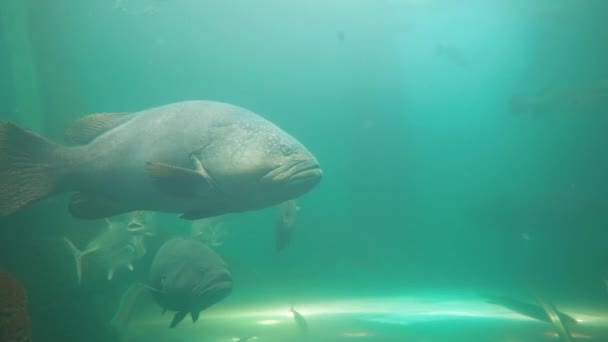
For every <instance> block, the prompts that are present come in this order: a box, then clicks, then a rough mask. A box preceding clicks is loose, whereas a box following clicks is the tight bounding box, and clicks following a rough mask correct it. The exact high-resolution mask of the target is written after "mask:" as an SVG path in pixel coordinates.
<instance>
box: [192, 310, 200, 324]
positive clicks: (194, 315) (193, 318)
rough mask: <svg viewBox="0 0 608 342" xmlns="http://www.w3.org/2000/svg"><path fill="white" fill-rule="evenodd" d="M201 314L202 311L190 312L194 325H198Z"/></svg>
mask: <svg viewBox="0 0 608 342" xmlns="http://www.w3.org/2000/svg"><path fill="white" fill-rule="evenodd" d="M200 313H201V312H200V311H192V312H190V316H192V323H196V321H198V316H199V315H200Z"/></svg>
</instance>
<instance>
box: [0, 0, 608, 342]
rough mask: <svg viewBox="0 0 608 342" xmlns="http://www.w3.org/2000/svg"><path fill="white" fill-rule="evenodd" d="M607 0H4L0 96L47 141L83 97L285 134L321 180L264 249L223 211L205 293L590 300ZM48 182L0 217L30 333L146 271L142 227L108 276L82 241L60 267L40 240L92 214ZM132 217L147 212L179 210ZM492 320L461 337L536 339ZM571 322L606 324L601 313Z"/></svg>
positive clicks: (259, 220)
mask: <svg viewBox="0 0 608 342" xmlns="http://www.w3.org/2000/svg"><path fill="white" fill-rule="evenodd" d="M606 14H608V2H607V1H603V0H587V1H574V0H539V1H525V0H502V1H499V0H495V1H481V0H479V1H476V0H462V1H457V0H452V1H448V0H444V1H440V0H376V1H372V0H327V1H321V0H310V1H281V0H274V1H270V0H256V1H246V0H228V1H219V0H217V1H207V0H87V1H81V0H53V1H35V0H27V1H26V0H3V1H2V2H0V24H1V26H0V33H1V34H0V75H2V77H0V113H1V114H0V118H1V119H2V120H10V121H12V122H15V123H17V124H19V125H22V126H24V127H28V128H31V129H32V130H34V131H37V132H40V133H41V134H44V135H45V136H47V137H49V138H51V139H53V140H55V141H63V133H64V130H65V128H66V127H67V126H68V125H69V124H70V123H71V122H73V121H74V120H75V119H77V118H80V117H82V116H83V115H85V114H89V113H97V112H135V111H139V110H142V109H146V108H151V107H155V106H160V105H163V104H167V103H171V102H177V101H184V100H195V99H204V100H216V101H223V102H228V103H232V104H235V105H238V106H242V107H245V108H248V109H251V110H253V111H254V112H256V113H259V114H260V115H261V116H263V117H265V118H266V119H268V120H270V121H272V122H273V123H275V124H276V125H278V126H279V127H281V128H282V129H284V130H285V131H286V132H288V133H289V134H291V135H293V136H294V137H295V138H297V139H298V140H299V141H301V142H302V143H303V144H304V145H305V146H306V147H307V148H308V149H309V150H310V151H311V152H312V153H314V154H315V156H316V157H317V159H318V160H319V161H320V163H321V166H322V168H323V172H324V176H323V180H322V181H321V183H320V184H319V185H318V186H317V187H316V188H314V189H313V190H312V191H311V192H310V193H308V194H306V195H304V196H303V197H301V198H298V199H297V203H298V205H299V206H300V207H301V210H300V211H299V213H298V219H297V222H296V223H295V231H294V236H293V239H292V241H291V243H290V245H289V246H288V247H287V248H286V249H285V250H284V251H282V252H281V253H277V252H276V251H275V248H274V246H275V245H274V244H275V242H274V239H275V236H274V234H275V230H274V221H273V220H274V215H275V213H274V211H273V210H272V208H268V209H264V210H259V211H255V212H247V213H243V214H235V215H230V216H229V217H227V218H226V219H225V220H226V223H225V224H224V226H225V227H226V230H227V237H226V239H225V241H224V242H223V244H221V246H219V247H218V248H216V251H217V252H218V253H219V254H220V255H221V256H222V257H223V258H224V259H225V260H226V261H227V262H228V264H229V265H230V268H231V272H232V274H233V277H234V290H233V293H232V294H231V295H230V296H229V297H228V298H227V299H226V300H224V301H223V302H221V303H219V304H217V305H216V306H217V307H218V308H217V309H218V310H221V307H222V306H225V307H229V308H231V310H234V311H236V312H238V311H240V310H245V309H244V306H245V304H247V305H249V304H251V303H253V304H251V305H254V304H256V303H283V305H284V308H285V310H284V311H286V312H287V311H288V310H289V308H290V306H291V305H294V304H295V305H296V308H298V303H307V302H310V301H312V302H315V303H322V302H324V301H332V300H337V299H349V300H350V299H352V300H356V299H357V298H366V299H369V298H372V299H373V298H385V299H386V300H387V301H388V302H392V303H393V304H394V301H393V300H391V298H402V297H403V296H412V297H414V298H416V297H417V296H422V297H424V298H431V299H433V298H435V299H437V298H446V297H447V298H461V297H463V296H464V297H466V298H468V297H469V296H475V295H476V294H477V293H483V292H488V291H489V292H493V291H494V292H499V293H507V294H509V295H515V294H522V293H523V294H524V295H525V294H527V293H528V292H527V291H528V289H530V288H534V289H536V291H538V292H539V293H542V296H543V297H544V298H547V299H549V300H551V301H552V302H554V303H556V305H557V307H560V305H570V306H573V307H576V308H577V310H578V311H580V312H585V313H587V312H588V313H593V315H594V317H600V318H602V317H608V310H607V307H608V296H607V293H606V285H605V279H608V247H607V246H608V177H607V175H608V154H607V153H606V151H607V147H608V135H607V134H606V132H608V63H607V62H606V61H608V26H607V24H606ZM67 202H68V195H60V196H55V197H52V198H49V199H46V200H44V201H41V202H39V203H36V204H35V205H33V206H31V207H28V208H26V209H24V210H22V211H20V212H18V213H16V214H14V215H12V216H9V217H1V218H0V266H3V268H4V269H6V270H8V271H9V272H10V273H11V274H12V275H14V276H15V277H16V278H18V279H19V280H20V281H21V283H22V284H23V286H24V288H25V289H26V291H27V295H28V311H29V314H30V317H31V326H32V340H33V341H113V340H115V339H116V336H115V335H114V334H113V333H112V332H111V331H110V330H111V329H109V328H108V324H109V322H110V320H111V319H112V317H113V316H114V314H115V312H116V310H117V309H118V307H119V305H120V299H121V296H122V294H123V293H124V292H125V291H126V289H127V288H128V287H129V285H131V284H133V283H135V282H141V281H143V282H145V281H146V280H147V277H148V273H147V272H148V267H149V264H150V261H151V259H152V257H153V254H154V251H155V249H157V248H158V246H159V245H160V244H162V242H163V240H162V239H161V238H160V237H158V236H157V237H150V238H146V242H147V244H148V246H147V250H148V253H147V254H146V256H145V257H143V258H142V259H141V260H139V261H138V263H137V264H135V265H134V270H133V272H129V271H125V270H123V271H117V273H116V275H115V277H114V279H112V280H107V279H106V274H105V271H104V270H103V269H102V268H100V267H99V266H98V265H96V264H95V263H94V262H89V261H84V266H83V280H82V284H80V285H79V284H78V282H77V278H76V274H75V267H74V259H73V257H72V255H71V254H70V250H69V248H68V247H67V246H66V244H65V242H64V240H63V238H64V237H69V238H70V239H71V240H72V241H74V243H75V244H76V245H78V246H84V245H86V243H87V242H88V241H90V240H91V239H92V238H93V237H95V236H96V235H97V234H99V232H100V231H101V230H103V229H105V228H104V227H105V225H104V224H105V223H104V222H103V221H101V220H100V221H82V220H78V219H74V218H72V217H70V215H69V212H68V210H67ZM154 220H155V225H157V226H159V227H162V230H163V231H164V232H169V233H170V232H172V231H175V232H183V231H185V230H187V229H189V228H188V227H189V224H190V223H189V222H186V221H184V220H180V219H179V218H178V217H177V215H169V214H160V213H159V214H155V215H154ZM169 233H167V234H169ZM562 303H563V304H562ZM404 305H406V304H404ZM241 308H243V309H241ZM214 309H215V307H214V308H212V309H210V311H212V310H214ZM436 309H437V310H441V306H440V305H439V306H438V307H437V308H436ZM155 310H158V318H157V320H158V321H159V322H160V323H158V325H159V327H158V329H159V330H163V331H165V330H167V331H168V330H169V328H168V323H169V320H170V318H168V317H167V316H160V308H155V307H154V306H152V305H150V308H149V309H148V310H140V311H145V312H150V315H152V313H151V312H152V311H154V314H155V315H156V311H155ZM389 311H390V310H389ZM302 312H303V313H304V314H305V310H304V309H303V310H302ZM205 315H206V312H205V311H204V312H202V313H201V320H200V321H199V322H198V323H196V324H197V326H199V327H198V329H199V330H197V331H202V332H204V330H205V326H207V327H208V326H209V325H212V324H211V323H206V322H205ZM575 316H576V315H575ZM403 319H404V320H407V318H403ZM475 319H476V318H475V317H474V318H471V319H469V320H468V321H467V322H469V324H470V327H469V328H470V329H474V327H475V324H476V323H475ZM309 323H310V325H311V327H312V325H313V324H312V323H313V322H312V321H311V322H309ZM182 324H183V325H188V326H190V325H191V324H190V322H185V323H182ZM349 324H350V323H349ZM438 324H439V323H438ZM607 324H608V323H607ZM161 328H162V329H161ZM180 328H182V327H181V326H180V327H178V328H177V329H175V331H176V333H175V334H178V333H179V329H180ZM348 328H349V329H352V330H354V331H358V330H361V329H359V328H358V327H357V323H352V324H351V325H349V327H348ZM184 329H186V328H184ZM209 329H210V330H213V329H214V328H213V327H210V328H209ZM216 329H217V328H216ZM222 329H227V330H229V329H231V328H230V326H229V325H227V326H226V327H225V328H222ZM311 329H312V328H311ZM366 329H367V328H366ZM369 329H371V330H373V329H379V330H378V331H377V332H376V334H375V335H373V334H368V335H366V336H356V338H355V335H352V336H351V335H348V336H351V337H352V340H366V341H409V340H412V341H444V340H445V341H460V340H462V341H468V340H470V339H467V338H465V337H462V339H459V337H458V336H459V335H457V332H458V331H459V329H461V327H460V326H458V325H454V326H450V327H449V329H447V330H445V331H446V332H445V334H444V335H442V336H443V338H445V339H441V338H439V337H433V336H434V335H433V334H432V333H429V335H424V334H422V333H420V334H418V335H417V337H416V338H413V337H412V338H409V339H406V336H408V329H414V330H416V326H415V324H413V325H412V324H403V325H399V328H398V329H397V328H394V325H392V326H391V328H387V329H389V330H390V329H397V330H390V333H387V334H385V335H383V333H382V332H381V331H382V329H383V328H378V327H372V328H369ZM437 329H439V328H437ZM505 329H515V330H517V328H509V327H507V326H504V327H503V326H500V325H497V326H494V327H493V328H492V329H489V330H485V332H484V334H483V335H480V337H478V338H479V339H477V340H478V341H486V340H487V341H545V340H556V339H557V338H556V337H550V338H547V337H546V336H545V335H542V334H540V335H538V336H537V337H533V336H532V335H530V336H532V337H528V338H526V337H521V338H520V339H512V340H507V339H503V338H502V337H500V338H499V337H493V336H498V335H500V336H502V334H504V330H505ZM543 329H544V330H550V329H551V326H550V325H546V326H542V327H541V328H540V330H539V331H541V332H542V331H543ZM581 329H582V328H581ZM182 330H183V329H182ZM431 330H432V329H431ZM410 331H411V330H410ZM435 331H436V330H435ZM593 331H594V332H593V333H589V334H588V335H587V336H588V337H589V339H591V340H594V341H608V325H606V326H605V327H603V328H596V329H595V330H593ZM452 332H453V334H452ZM227 333H228V335H226V336H232V335H229V333H230V332H227ZM167 334H168V333H167ZM493 334H498V335H493ZM236 335H238V334H236ZM163 336H164V335H163ZM167 336H170V335H167ZM175 336H177V335H175ZM180 336H181V335H180ZM345 336H346V337H345ZM348 336H347V335H344V336H342V339H335V341H338V340H340V341H341V340H343V339H347V337H348ZM374 336H375V337H374ZM382 336H385V337H382ZM446 336H447V337H446ZM450 336H451V337H450ZM534 336H536V335H534ZM127 340H129V339H127ZM131 340H133V341H135V340H137V341H139V339H136V338H133V339H131ZM141 340H142V341H143V340H146V341H157V340H158V341H165V340H167V341H174V340H175V341H178V340H179V341H190V340H191V339H187V338H186V337H179V338H178V337H175V338H171V337H163V338H161V337H160V335H157V338H156V339H155V338H154V337H147V339H144V338H143V337H142V339H141ZM192 340H193V341H194V340H197V339H192ZM201 340H204V339H201ZM208 340H210V341H211V340H213V341H215V340H217V341H221V340H225V341H229V340H231V339H230V338H227V339H220V338H218V339H211V338H208ZM258 340H260V341H264V340H266V341H274V340H273V339H272V337H268V338H266V339H265V338H264V337H263V336H259V338H258ZM283 340H290V339H283ZM291 340H296V339H291ZM309 340H314V341H328V342H331V341H334V339H331V338H329V337H316V338H312V339H309ZM348 340H351V339H350V338H348Z"/></svg>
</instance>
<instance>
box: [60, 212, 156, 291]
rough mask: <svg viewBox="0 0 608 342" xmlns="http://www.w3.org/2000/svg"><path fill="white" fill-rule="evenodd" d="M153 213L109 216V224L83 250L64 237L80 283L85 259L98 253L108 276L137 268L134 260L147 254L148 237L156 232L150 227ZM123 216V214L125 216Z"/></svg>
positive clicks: (111, 276) (107, 220)
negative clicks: (116, 217) (113, 217)
mask: <svg viewBox="0 0 608 342" xmlns="http://www.w3.org/2000/svg"><path fill="white" fill-rule="evenodd" d="M150 215H151V213H144V212H141V211H135V212H132V213H129V214H127V215H124V216H125V217H124V219H125V220H117V219H116V220H112V221H111V220H109V219H105V221H106V227H105V229H103V230H102V231H101V232H100V233H99V234H98V235H97V236H96V237H95V238H93V239H92V240H91V241H89V243H88V244H87V245H86V247H85V248H84V249H82V250H80V249H78V248H77V247H76V246H75V245H74V243H73V242H72V241H71V240H70V239H68V238H67V237H64V240H65V242H66V243H67V245H68V246H69V248H70V251H71V252H72V255H73V256H74V263H75V266H76V276H77V278H78V284H80V283H81V282H82V259H83V258H84V257H85V256H88V255H91V254H94V255H95V256H97V258H98V259H99V260H100V261H101V263H102V264H103V266H104V267H105V268H106V270H107V279H108V280H112V278H113V277H114V273H115V272H116V270H118V269H120V268H127V269H129V270H131V271H132V270H133V264H134V263H135V261H137V260H138V259H141V258H142V257H143V256H144V255H145V254H146V252H147V251H146V246H145V241H144V238H145V237H146V236H154V235H156V233H155V232H154V230H152V229H151V228H150V226H151V225H150V224H149V222H148V221H149V216H150ZM121 218H122V217H121Z"/></svg>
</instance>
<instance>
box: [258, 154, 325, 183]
mask: <svg viewBox="0 0 608 342" xmlns="http://www.w3.org/2000/svg"><path fill="white" fill-rule="evenodd" d="M322 177H323V171H322V170H321V167H320V166H319V163H318V162H317V161H316V160H315V159H307V160H296V161H294V162H291V163H286V164H284V165H281V166H279V167H277V168H276V169H274V170H272V171H270V172H268V173H267V174H266V175H265V176H264V177H263V178H262V180H265V181H270V182H272V183H275V184H292V185H296V184H301V185H308V186H310V188H312V187H313V186H315V185H316V184H317V183H318V182H319V181H320V180H321V178H322Z"/></svg>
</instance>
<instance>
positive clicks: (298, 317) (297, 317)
mask: <svg viewBox="0 0 608 342" xmlns="http://www.w3.org/2000/svg"><path fill="white" fill-rule="evenodd" d="M289 311H290V312H291V313H292V314H293V319H294V321H295V322H296V324H297V325H298V327H300V329H301V330H302V331H304V332H307V331H308V323H307V322H306V318H304V316H302V314H301V313H299V312H297V311H296V310H295V309H294V307H293V305H292V306H291V309H289Z"/></svg>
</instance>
